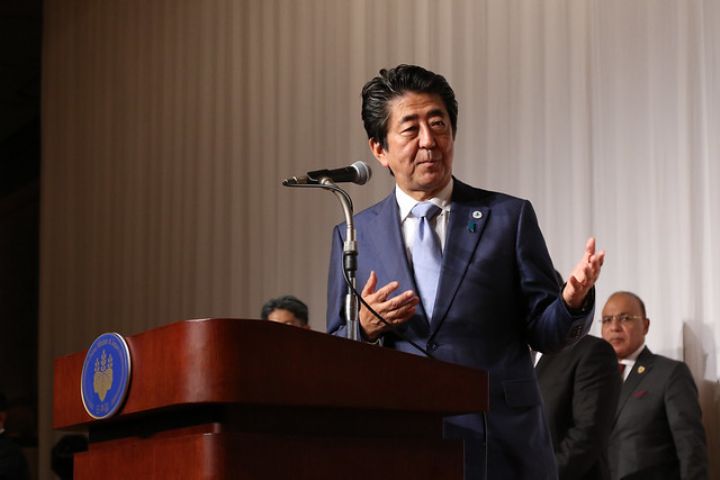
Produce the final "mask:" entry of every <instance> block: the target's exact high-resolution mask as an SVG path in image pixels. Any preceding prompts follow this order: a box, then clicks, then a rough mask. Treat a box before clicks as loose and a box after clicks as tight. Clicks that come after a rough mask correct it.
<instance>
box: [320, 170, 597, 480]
mask: <svg viewBox="0 0 720 480" xmlns="http://www.w3.org/2000/svg"><path fill="white" fill-rule="evenodd" d="M355 229H356V235H357V236H356V238H357V241H358V250H359V254H358V271H357V280H358V284H359V285H364V283H365V282H366V281H367V279H368V277H369V275H370V272H371V271H372V270H374V271H375V272H376V273H377V276H378V286H382V285H385V284H386V283H388V282H391V281H393V280H395V281H398V282H399V283H400V287H399V288H398V289H397V291H396V293H397V292H402V291H405V290H414V291H417V288H416V285H415V281H414V278H413V272H412V267H411V265H410V264H409V262H408V260H407V256H406V254H405V247H404V244H403V240H402V233H401V226H400V218H399V213H398V206H397V201H396V199H395V194H394V192H393V193H391V194H390V195H389V196H388V197H387V198H385V200H383V201H381V202H380V203H378V204H376V205H374V206H372V207H370V208H368V209H367V210H364V211H363V212H361V213H359V214H358V215H356V216H355ZM344 232H345V229H344V227H343V226H342V225H338V226H337V227H336V228H335V231H334V232H333V247H332V255H331V260H330V272H329V281H328V312H327V321H328V332H329V333H332V334H336V335H343V336H344V335H345V329H346V324H345V318H344V311H343V305H344V296H345V292H346V287H345V284H344V281H343V275H342V242H343V240H344V239H343V236H344ZM447 235H448V237H447V239H446V242H445V249H444V252H443V264H442V270H441V274H440V281H439V284H438V292H437V298H436V303H435V307H434V314H433V318H431V319H428V318H426V316H425V315H424V311H423V310H422V306H421V305H419V306H418V313H417V314H416V315H415V316H414V317H413V318H412V319H411V320H410V321H409V322H407V323H406V324H405V325H403V327H401V329H402V331H403V333H404V334H405V335H406V336H407V337H408V338H410V339H411V340H413V341H415V342H416V343H419V344H421V345H423V346H424V347H426V348H427V350H428V351H429V352H431V354H432V355H433V356H434V357H435V358H437V359H440V360H444V361H448V362H452V363H457V364H461V365H465V366H470V367H475V368H480V369H485V370H487V371H488V372H489V373H490V412H489V414H488V432H487V438H488V464H487V471H488V478H497V479H507V478H512V479H533V480H536V479H543V478H556V477H557V468H556V466H555V459H554V453H553V448H552V444H551V441H550V436H549V433H548V429H547V425H546V423H545V419H544V415H543V410H542V402H541V400H540V392H539V389H538V384H537V381H536V378H535V373H534V371H533V365H532V362H531V360H530V354H529V351H528V345H530V346H531V347H532V348H533V349H534V350H538V351H542V352H552V351H557V350H559V349H561V348H562V347H564V346H565V345H568V344H570V343H572V342H573V341H575V340H577V339H578V338H580V337H581V336H582V335H583V334H584V333H585V332H586V331H587V329H588V328H589V325H590V322H591V320H592V308H589V309H587V310H585V311H584V313H583V314H581V315H573V314H571V312H569V311H568V309H567V307H566V306H565V303H564V302H563V301H562V299H561V298H560V296H559V292H560V286H559V285H558V284H557V281H556V279H555V274H554V269H553V265H552V262H551V260H550V256H549V255H548V252H547V247H546V245H545V241H544V239H543V237H542V234H541V233H540V229H539V227H538V224H537V219H536V217H535V213H534V211H533V209H532V206H531V205H530V202H528V201H526V200H521V199H518V198H514V197H511V196H508V195H504V194H500V193H496V192H490V191H486V190H480V189H476V188H473V187H470V186H468V185H465V184H463V183H461V182H459V181H458V180H455V183H454V187H453V193H452V202H451V210H450V219H449V224H448V233H447ZM383 343H384V345H385V346H386V347H390V348H395V349H397V350H401V351H405V352H410V353H416V354H417V353H418V352H417V351H415V350H414V348H413V347H412V346H411V345H409V344H408V343H407V342H405V341H403V340H401V339H399V338H398V337H397V336H396V335H394V334H392V333H387V334H385V335H384V338H383ZM368 380H370V379H368ZM445 433H446V436H447V437H449V438H458V437H459V438H462V439H463V440H464V441H465V453H466V455H465V460H466V463H465V469H466V478H468V479H475V478H482V472H483V470H484V448H483V443H482V438H483V435H484V433H485V432H484V427H483V423H482V419H481V416H480V415H477V414H471V415H463V416H459V417H450V418H448V419H447V420H446V423H445Z"/></svg>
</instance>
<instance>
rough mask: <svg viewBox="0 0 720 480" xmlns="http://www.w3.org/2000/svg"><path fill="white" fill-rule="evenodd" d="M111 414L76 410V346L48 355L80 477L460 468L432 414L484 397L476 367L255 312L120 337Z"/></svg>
mask: <svg viewBox="0 0 720 480" xmlns="http://www.w3.org/2000/svg"><path fill="white" fill-rule="evenodd" d="M126 340H127V342H128V346H129V349H130V354H131V358H132V378H131V382H130V387H129V391H128V395H127V400H126V402H125V404H124V405H123V407H122V408H121V409H120V411H119V412H118V414H117V415H115V416H114V417H112V418H109V419H106V420H94V419H93V418H91V417H90V416H89V415H88V414H87V413H86V412H85V410H84V408H83V405H82V400H81V395H80V377H81V371H82V364H83V360H84V358H85V352H78V353H74V354H71V355H67V356H64V357H60V358H57V359H56V360H55V364H54V369H55V378H54V398H53V428H55V429H61V430H87V431H88V432H89V438H90V445H89V449H88V451H87V452H83V453H80V454H77V455H76V456H75V462H74V468H75V478H77V479H106V480H111V479H132V480H139V479H150V478H152V479H333V480H335V479H342V480H348V479H393V480H398V479H405V478H412V479H458V480H461V479H462V476H463V466H462V464H463V462H462V456H463V451H462V443H461V442H459V441H456V440H452V441H450V440H443V439H442V417H443V416H446V415H455V414H461V413H468V412H479V411H486V410H487V408H488V391H487V374H486V372H483V371H479V370H474V369H470V368H465V367H460V366H457V365H451V364H448V363H443V362H440V361H436V360H430V359H427V358H423V357H419V356H415V355H409V354H405V353H400V352H396V351H393V350H390V349H384V348H380V347H376V346H372V345H367V344H363V343H358V342H352V341H349V340H346V339H343V338H337V337H333V336H330V335H327V334H323V333H319V332H312V331H309V330H303V329H300V328H296V327H290V326H287V325H281V324H277V323H274V322H268V321H261V320H237V319H205V320H187V321H182V322H177V323H173V324H170V325H166V326H163V327H159V328H155V329H152V330H148V331H146V332H144V333H141V334H138V335H134V336H131V337H127V338H126Z"/></svg>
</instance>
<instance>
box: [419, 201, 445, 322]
mask: <svg viewBox="0 0 720 480" xmlns="http://www.w3.org/2000/svg"><path fill="white" fill-rule="evenodd" d="M438 213H440V207H438V206H437V205H435V204H433V203H431V202H420V203H418V204H416V205H415V206H414V207H413V209H412V214H413V215H414V216H415V217H418V218H419V221H418V229H417V232H416V234H415V241H414V242H413V246H412V262H413V269H414V270H415V283H416V284H417V287H418V290H419V292H418V293H419V294H420V300H421V301H422V304H423V307H424V308H425V313H426V314H427V318H428V320H429V319H431V318H432V313H433V307H434V306H435V295H436V294H437V286H438V280H439V279H440V266H441V265H442V251H441V250H440V242H439V241H438V238H437V235H436V234H435V230H434V229H433V228H432V225H431V224H430V222H431V220H432V219H433V217H435V216H436V215H437V214H438Z"/></svg>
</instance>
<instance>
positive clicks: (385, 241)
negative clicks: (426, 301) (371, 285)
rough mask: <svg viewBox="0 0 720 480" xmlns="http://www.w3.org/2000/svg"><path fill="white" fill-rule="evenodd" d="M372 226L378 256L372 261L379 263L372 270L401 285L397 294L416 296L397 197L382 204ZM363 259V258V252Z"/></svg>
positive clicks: (371, 233) (371, 232) (390, 197)
mask: <svg viewBox="0 0 720 480" xmlns="http://www.w3.org/2000/svg"><path fill="white" fill-rule="evenodd" d="M370 226H371V229H370V232H369V233H370V234H369V235H368V236H369V238H370V242H371V243H372V248H373V249H374V251H375V252H374V255H371V256H369V258H376V259H378V260H379V261H378V263H377V264H376V265H374V266H373V267H372V268H373V269H375V270H376V271H378V272H383V275H382V277H384V278H388V279H390V280H396V281H397V282H398V283H399V284H400V286H399V287H398V289H397V290H396V291H395V294H397V293H400V292H404V291H405V290H413V291H416V292H417V286H416V285H415V279H414V278H413V274H412V270H411V269H410V264H409V263H408V259H407V255H406V254H405V243H404V242H403V239H402V232H401V230H400V220H399V214H398V206H397V201H396V200H395V193H392V194H390V195H389V196H388V197H387V198H386V199H385V200H384V201H383V204H382V206H381V208H380V210H379V212H378V215H377V216H376V217H375V218H374V219H373V220H372V221H371V222H370ZM360 255H362V252H361V253H360ZM361 281H363V280H361ZM379 286H380V287H381V286H382V285H379ZM421 305H422V304H421Z"/></svg>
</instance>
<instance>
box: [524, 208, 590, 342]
mask: <svg viewBox="0 0 720 480" xmlns="http://www.w3.org/2000/svg"><path fill="white" fill-rule="evenodd" d="M515 242H516V245H515V251H516V256H517V259H516V260H517V266H518V274H519V281H520V288H521V291H522V296H523V298H524V299H525V301H526V308H527V311H526V317H527V327H526V336H527V343H528V345H530V347H531V348H532V349H533V350H536V351H540V352H543V353H553V352H557V351H560V350H561V349H562V348H563V347H565V346H567V345H571V344H573V343H575V342H576V341H577V340H579V339H580V338H582V337H583V335H585V334H586V333H587V332H588V330H589V329H590V324H591V323H592V318H593V313H594V307H595V304H594V289H593V290H591V291H590V292H589V293H588V298H587V302H586V303H587V306H586V308H584V309H583V310H582V311H579V312H571V311H570V310H569V309H568V307H567V305H565V302H564V301H563V299H562V295H561V294H560V288H561V287H560V285H558V282H557V280H556V276H555V269H554V267H553V264H552V260H551V259H550V254H549V253H548V250H547V246H546V244H545V239H544V238H543V236H542V232H541V231H540V227H539V225H538V221H537V217H536V215H535V211H534V209H533V207H532V205H531V204H530V202H528V201H527V200H525V201H523V206H522V209H521V211H520V216H519V219H518V228H517V238H516V240H515Z"/></svg>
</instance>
